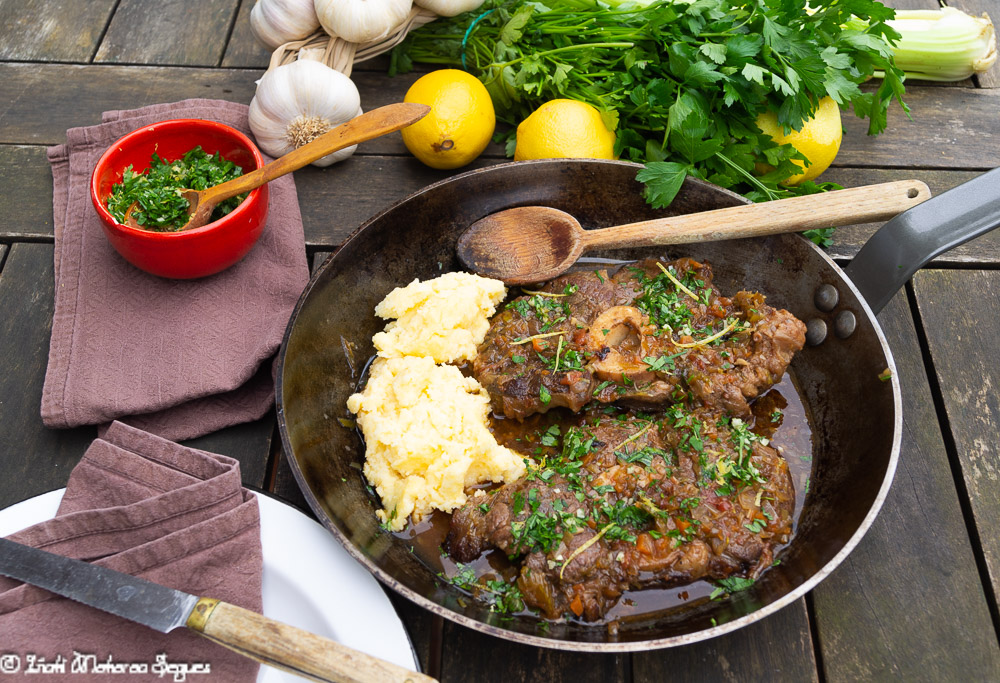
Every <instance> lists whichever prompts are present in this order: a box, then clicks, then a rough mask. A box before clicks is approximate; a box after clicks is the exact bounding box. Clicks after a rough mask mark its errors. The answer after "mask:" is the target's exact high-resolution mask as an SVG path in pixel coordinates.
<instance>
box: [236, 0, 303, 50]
mask: <svg viewBox="0 0 1000 683" xmlns="http://www.w3.org/2000/svg"><path fill="white" fill-rule="evenodd" d="M250 28H251V30H252V31H253V34H254V35H255V36H257V40H259V41H260V42H262V43H264V44H265V45H267V46H268V47H270V48H276V47H278V46H279V45H283V44H285V43H287V42H289V41H292V40H301V39H302V38H305V37H306V36H309V35H311V34H313V33H315V32H316V29H318V28H319V19H317V18H316V9H315V7H314V5H313V0H258V1H257V4H256V5H254V6H253V9H251V10H250Z"/></svg>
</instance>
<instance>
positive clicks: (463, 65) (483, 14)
mask: <svg viewBox="0 0 1000 683" xmlns="http://www.w3.org/2000/svg"><path fill="white" fill-rule="evenodd" d="M496 11H497V8H496V7H494V8H493V9H491V10H486V11H485V12H483V13H482V14H480V15H479V16H478V17H476V18H475V19H473V20H472V23H471V24H469V28H468V29H466V31H465V37H464V38H462V68H463V69H465V70H466V71H468V70H469V67H468V66H467V65H466V63H465V45H466V43H468V42H469V36H471V35H472V29H474V28H476V24H478V23H479V22H480V21H482V20H483V19H485V18H486V17H488V16H489V15H491V14H493V13H494V12H496Z"/></svg>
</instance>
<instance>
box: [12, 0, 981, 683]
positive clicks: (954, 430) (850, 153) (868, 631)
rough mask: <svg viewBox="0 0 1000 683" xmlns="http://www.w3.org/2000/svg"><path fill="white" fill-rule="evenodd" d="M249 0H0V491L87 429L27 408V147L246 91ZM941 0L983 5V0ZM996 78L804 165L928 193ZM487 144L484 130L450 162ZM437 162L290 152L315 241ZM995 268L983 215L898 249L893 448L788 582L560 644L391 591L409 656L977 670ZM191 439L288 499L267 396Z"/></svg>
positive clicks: (825, 675) (370, 153) (47, 278)
mask: <svg viewBox="0 0 1000 683" xmlns="http://www.w3.org/2000/svg"><path fill="white" fill-rule="evenodd" d="M252 4H253V2H252V0H199V1H198V2H192V1H188V2H184V1H183V0H155V1H154V0H64V1H63V2H54V1H53V0H20V1H17V0H0V187H2V188H3V190H2V194H0V207H2V215H3V217H4V218H3V221H2V222H0V354H2V357H3V359H4V367H3V371H2V372H0V473H2V474H0V508H3V507H6V506H8V505H11V504H13V503H16V502H18V501H21V500H24V499H26V498H29V497H31V496H34V495H37V494H40V493H43V492H45V491H49V490H51V489H55V488H59V487H61V486H64V485H65V483H66V479H67V477H68V475H69V472H70V470H71V469H72V467H73V466H74V465H75V464H76V462H77V461H78V459H79V458H80V456H81V455H82V453H83V452H84V450H85V449H86V447H87V446H88V444H89V443H90V442H91V440H92V439H93V438H94V437H95V435H96V432H95V430H94V429H93V428H81V429H72V430H66V431H55V430H50V429H46V428H45V427H43V426H42V423H41V419H40V417H39V404H40V397H41V392H42V382H43V378H44V373H45V365H46V358H47V354H48V342H49V331H50V327H51V321H52V308H53V265H52V263H53V232H52V203H51V199H52V180H51V174H50V171H49V166H48V163H47V162H46V158H45V148H46V146H47V145H53V144H57V143H60V142H62V141H63V140H64V133H65V130H66V129H67V128H69V127H72V126H81V125H91V124H94V123H97V122H99V120H100V114H101V112H102V111H105V110H110V109H123V108H131V107H135V106H140V105H146V104H151V103H155V102H169V101H175V100H180V99H184V98H189V97H212V98H219V99H225V100H232V101H236V102H246V103H248V102H249V101H250V99H251V97H252V96H253V92H254V81H255V80H256V79H257V78H259V77H260V75H261V73H262V70H263V68H264V66H265V65H266V64H267V59H268V54H267V52H266V51H265V50H264V49H262V48H261V47H259V46H258V45H257V44H256V43H255V41H254V39H253V37H252V35H251V34H250V30H249V20H248V15H249V12H250V8H251V6H252ZM955 4H957V5H958V6H959V7H961V8H963V9H966V10H967V11H975V12H981V11H983V10H988V11H990V12H991V14H992V16H993V17H994V19H996V20H1000V2H998V0H955ZM897 6H907V7H927V8H931V7H936V6H937V5H936V3H935V2H934V1H933V0H907V1H906V2H905V3H904V2H902V1H899V0H897ZM386 63H387V62H386V61H384V60H375V61H373V62H370V63H365V64H361V65H358V67H357V68H356V70H355V74H354V80H355V82H356V83H357V86H358V88H359V89H360V91H361V97H362V103H363V105H364V107H365V108H366V109H371V108H374V107H376V106H379V105H382V104H387V103H390V102H394V101H398V100H400V99H401V98H402V95H403V93H404V92H405V91H406V89H407V88H408V87H409V85H410V83H412V82H413V80H414V79H415V78H416V75H414V74H411V75H408V76H402V77H396V78H390V77H389V76H387V75H386V73H385V66H386ZM998 84H1000V69H997V68H996V67H995V68H994V69H993V71H992V72H990V73H988V74H985V75H983V76H980V77H977V78H974V79H971V80H968V81H965V82H962V83H957V84H948V85H934V84H926V83H911V84H909V85H908V87H907V97H906V99H907V101H908V102H909V104H910V106H911V107H912V110H913V113H912V120H907V119H906V117H905V116H904V115H903V114H902V113H901V112H900V110H899V109H898V108H894V109H893V111H892V112H891V114H890V127H889V131H888V132H886V133H884V134H883V135H881V136H880V137H878V138H868V137H866V136H865V135H864V129H863V125H864V124H863V123H862V122H861V121H860V120H858V119H855V118H854V117H852V116H845V119H844V122H845V127H846V131H847V134H846V136H845V138H844V143H843V146H842V148H841V151H840V154H839V156H838V157H837V160H836V162H835V164H834V167H833V168H832V169H830V170H829V171H828V172H827V173H826V174H825V175H824V178H825V179H829V180H833V181H837V182H840V183H841V184H843V185H845V186H853V185H860V184H865V183H874V182H880V181H886V180H895V179H905V178H910V177H915V178H919V179H920V180H923V181H925V182H926V183H927V184H928V185H929V186H930V187H931V189H932V191H934V192H941V191H943V190H946V189H948V188H950V187H952V186H954V185H956V184H958V183H960V182H962V181H964V180H966V179H969V178H971V177H973V176H974V175H976V174H977V172H981V171H985V170H988V169H990V168H993V167H994V166H996V165H997V164H998V160H1000V89H998ZM503 160H504V157H503V153H502V150H501V149H500V148H499V147H496V146H492V147H490V148H489V149H488V150H487V151H486V153H485V154H484V155H483V156H482V157H481V158H480V159H478V160H477V161H476V162H475V163H474V165H473V167H478V166H485V165H489V164H495V163H499V162H501V161H503ZM447 175H448V173H446V172H439V171H433V170H430V169H428V168H426V167H424V166H423V165H421V164H420V163H419V162H418V161H416V160H415V159H414V158H413V157H411V156H410V155H409V154H408V153H407V152H406V149H405V148H404V147H403V145H402V142H401V140H400V138H399V135H398V134H395V135H393V136H391V137H388V138H383V139H380V140H376V141H373V142H370V143H366V144H365V145H363V146H362V147H361V149H360V150H359V152H358V153H357V154H356V155H355V156H354V157H353V158H352V159H350V160H349V161H347V162H345V163H342V164H338V165H335V166H333V167H331V168H329V169H326V170H320V169H316V168H308V169H305V170H303V171H300V172H298V173H296V181H297V184H298V188H299V196H300V200H301V204H302V212H303V215H304V220H305V233H306V242H307V249H308V252H309V254H310V256H311V257H312V258H313V260H314V263H318V262H320V261H321V259H322V258H323V257H324V255H325V254H326V253H328V252H329V251H331V250H332V249H334V248H336V246H337V245H338V244H339V243H340V242H341V241H342V240H343V239H344V238H345V236H347V235H348V234H349V233H350V232H351V231H352V230H353V229H354V228H355V227H356V226H357V225H358V224H359V223H361V222H362V221H363V220H364V219H366V218H367V217H369V216H371V215H372V214H374V213H376V212H377V211H380V210H381V209H383V208H385V207H386V206H388V205H389V204H390V203H392V202H394V201H396V200H397V199H400V198H402V197H404V196H406V195H408V194H409V193H411V192H413V191H415V190H418V189H420V188H422V187H424V186H425V185H427V184H429V183H431V182H434V181H437V180H440V179H442V178H444V177H446V176H447ZM359 179H363V182H359ZM875 227H876V226H861V227H857V228H851V229H842V230H839V231H838V233H837V239H836V243H835V244H834V246H833V247H832V248H831V254H832V255H833V256H834V257H836V258H837V259H840V260H841V262H843V261H845V260H847V259H850V258H851V256H852V255H853V254H855V253H856V251H857V249H858V247H859V245H860V244H862V243H863V242H864V240H865V239H866V238H867V236H868V235H869V234H870V233H871V232H872V230H873V229H874V228H875ZM998 266H1000V231H998V232H996V233H994V234H992V235H987V236H985V237H982V238H980V239H978V240H976V241H975V242H972V243H970V244H967V245H965V246H963V247H960V248H958V249H956V250H954V251H952V252H951V253H948V254H946V255H944V256H943V257H942V258H940V259H938V260H937V261H935V262H933V263H932V264H930V265H929V267H927V268H925V269H924V270H921V271H920V272H919V273H917V275H916V277H915V278H914V279H913V281H912V283H911V284H909V285H907V287H906V288H905V290H904V291H902V292H900V293H899V294H898V295H897V296H896V298H895V299H894V300H893V301H892V302H891V304H890V305H889V306H888V307H887V308H886V309H885V310H884V311H883V312H882V314H881V315H880V320H881V323H882V325H883V327H884V329H885V331H886V334H887V336H888V338H889V343H890V344H891V346H892V348H893V350H894V353H895V358H896V362H897V364H898V368H899V373H900V375H901V381H902V385H903V402H904V430H903V444H902V456H901V461H900V466H899V470H898V471H897V473H896V479H895V483H894V485H893V487H892V490H891V492H890V494H889V498H888V500H887V501H886V504H885V507H884V508H883V510H882V512H881V514H880V515H879V517H878V519H877V520H876V521H875V523H874V525H873V526H872V528H871V530H870V531H869V532H868V534H867V536H866V537H865V538H864V540H863V541H862V542H861V544H860V545H859V546H858V548H857V549H856V550H855V551H854V552H853V553H852V554H851V555H850V557H849V558H848V559H847V560H846V561H845V562H844V563H843V564H842V565H841V566H840V567H839V568H838V569H837V570H836V571H835V572H834V573H833V575H832V576H831V577H829V578H828V579H826V580H825V581H824V582H823V583H822V584H821V585H820V586H819V587H817V588H816V589H815V590H813V591H812V592H811V593H810V594H809V595H807V596H806V597H805V598H804V599H801V600H799V601H798V602H797V603H794V604H792V605H791V606H789V607H787V608H785V609H784V610H782V611H781V612H779V613H777V614H776V615H774V616H771V617H769V618H767V619H765V620H763V621H761V622H758V623H756V624H754V625H753V626H751V627H749V628H745V629H743V630H741V631H738V632H736V633H733V634H731V635H728V636H725V637H722V638H718V639H715V640H711V641H708V642H703V643H699V644H696V645H691V646H687V647H681V648H675V649H669V650H660V651H654V652H643V653H636V654H632V655H627V654H626V655H583V654H575V653H562V652H557V651H552V650H544V649H535V648H531V647H526V646H522V645H514V644H511V643H508V642H506V641H502V640H498V639H493V638H490V637H487V636H484V635H480V634H479V633H477V632H474V631H471V630H468V629H466V628H464V627H461V626H457V625H455V624H453V623H451V622H447V621H442V620H441V619H440V618H436V617H431V616H430V615H429V614H427V613H425V612H424V611H423V610H421V609H420V608H417V607H416V606H414V605H411V604H410V603H408V602H407V601H406V600H403V599H398V598H394V601H395V604H396V606H397V608H398V610H399V612H400V615H401V616H402V618H403V620H404V622H405V623H406V625H407V627H408V629H409V631H410V634H411V637H412V639H413V642H414V645H415V646H416V650H417V653H418V655H419V657H420V660H421V664H422V665H423V667H424V669H425V670H426V671H428V672H429V673H431V674H432V675H434V676H437V677H439V678H441V679H442V680H444V681H460V680H462V681H464V680H476V681H487V680H495V681H505V682H506V681H513V680H526V679H529V678H530V679H531V680H565V681H573V682H574V683H583V682H584V681H630V680H634V681H655V680H663V679H667V678H675V679H678V680H713V681H714V680H734V681H735V680H741V681H742V680H745V681H760V680H796V681H798V680H818V681H831V682H832V681H855V680H868V679H888V678H898V679H901V680H908V681H917V680H928V681H942V680H970V681H985V680H1000V649H998V626H1000V613H998V605H997V593H998V590H1000V533H998V530H1000V449H998V448H997V443H998V441H1000V401H998V398H997V391H998V389H1000V365H998V364H997V362H996V358H997V355H998V353H1000V304H998V301H1000V271H998V269H997V268H998ZM191 443H192V445H195V446H198V447H201V448H205V449H208V450H212V451H216V452H219V453H225V454H228V455H232V456H234V457H236V458H238V459H239V460H240V462H241V464H242V471H243V476H244V480H245V482H246V484H247V486H250V487H252V488H255V489H258V490H264V491H270V492H273V493H274V494H276V495H277V496H279V497H280V498H282V499H284V500H286V501H288V502H290V503H292V504H293V505H298V506H300V507H303V508H305V504H304V501H303V498H302V496H301V494H300V492H299V490H298V489H297V487H296V484H295V482H294V480H293V479H292V476H291V471H290V469H289V467H288V464H287V461H286V459H285V456H284V454H283V453H282V450H281V445H280V440H279V439H278V438H277V432H276V421H275V416H274V414H273V411H272V413H271V414H270V415H268V416H267V417H265V418H264V419H262V420H260V421H258V422H255V423H252V424H246V425H241V426H237V427H232V428H230V429H225V430H222V431H220V432H217V433H214V434H211V435H209V436H206V437H204V438H200V439H196V440H194V441H193V442H191ZM0 649H2V638H0Z"/></svg>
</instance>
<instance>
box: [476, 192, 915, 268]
mask: <svg viewBox="0 0 1000 683" xmlns="http://www.w3.org/2000/svg"><path fill="white" fill-rule="evenodd" d="M930 196H931V192H930V190H929V189H928V188H927V186H926V185H925V184H924V183H922V182H920V181H919V180H900V181H896V182H892V183H881V184H879V185H865V186H862V187H854V188H850V189H846V190H838V191H836V192H826V193H822V194H814V195H807V196H804V197H792V198H790V199H780V200H778V201H773V202H764V203H761V204H751V205H748V206H734V207H731V208H727V209H716V210H714V211H705V212H702V213H692V214H686V215H683V216H670V217H668V218H657V219H654V220H650V221H642V222H639V223H629V224H627V225H619V226H616V227H613V228H603V229H600V230H584V229H583V227H582V226H581V225H580V223H579V221H577V220H576V219H575V218H573V216H571V215H569V214H568V213H566V212H565V211H560V210H559V209H553V208H550V207H547V206H522V207H518V208H515V209H507V210H505V211H498V212H497V213H493V214H490V215H489V216H485V217H483V218H480V219H479V220H478V221H476V222H475V223H473V224H472V225H471V226H469V228H468V229H467V230H466V231H465V232H464V233H462V235H461V237H459V238H458V246H457V248H456V250H457V252H458V258H459V260H460V261H461V262H462V263H463V264H464V265H465V266H466V267H467V268H469V269H470V270H472V271H475V272H476V273H479V274H480V275H483V276H485V277H492V278H497V279H499V280H503V281H504V282H506V283H507V284H510V285H521V284H528V283H532V282H542V281H544V280H551V279H552V278H554V277H556V276H557V275H560V274H562V273H564V272H566V270H567V269H568V268H569V267H570V266H571V265H573V264H574V263H575V262H576V260H577V259H579V258H580V256H581V255H582V254H583V252H585V251H587V250H590V249H596V248H598V247H603V248H605V249H619V248H623V247H648V246H661V245H666V244H685V243H688V242H708V241H715V240H729V239H736V238H741V237H758V236H761V235H774V234H777V233H783V232H801V231H803V230H811V229H814V228H827V227H830V226H837V225H852V224H855V223H866V222H870V221H882V220H888V219H889V218H892V217H893V216H895V215H896V214H898V213H901V212H903V211H905V210H906V209H909V208H911V207H913V206H916V205H917V204H919V203H920V202H922V201H924V200H926V199H929V198H930Z"/></svg>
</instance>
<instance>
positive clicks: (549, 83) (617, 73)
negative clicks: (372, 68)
mask: <svg viewBox="0 0 1000 683" xmlns="http://www.w3.org/2000/svg"><path fill="white" fill-rule="evenodd" d="M610 1H611V4H610V5H609V4H606V3H605V2H599V1H598V0H545V1H544V2H535V1H532V0H487V1H486V2H485V3H484V4H483V5H482V6H481V7H480V8H478V9H477V10H475V11H474V12H469V13H466V14H461V15H458V16H456V17H452V18H444V19H441V20H439V21H435V22H432V23H430V24H428V25H427V26H424V27H422V28H420V29H418V30H416V31H413V32H412V33H411V34H410V35H409V37H408V38H407V40H406V41H405V42H404V43H403V44H402V45H401V46H400V47H398V48H397V49H396V50H395V51H394V53H393V60H392V66H391V70H392V71H393V72H404V71H407V70H409V69H410V68H411V66H412V62H414V61H420V62H426V63H433V64H442V65H449V66H454V67H464V68H467V69H468V70H469V71H471V72H472V73H473V74H475V75H477V76H478V77H479V78H480V80H482V81H483V83H484V84H485V85H486V88H487V90H489V92H490V95H491V97H492V99H493V102H494V105H495V106H496V108H497V113H498V117H499V118H500V119H501V120H503V121H506V122H508V123H510V124H517V123H518V122H520V121H522V120H523V119H524V118H526V117H527V116H528V115H529V114H530V113H531V112H532V111H533V110H534V109H535V108H537V107H538V106H539V105H540V104H542V103H543V102H546V101H548V100H551V99H555V98H568V99H573V100H580V101H583V102H588V103H590V104H592V105H594V106H595V107H596V108H597V109H598V110H599V111H600V112H601V116H602V118H603V119H604V122H605V124H606V125H607V126H608V128H609V129H611V130H615V131H616V135H617V140H616V143H615V152H616V153H617V154H618V155H620V157H621V158H622V159H628V160H631V161H638V162H645V164H646V168H645V169H643V170H642V171H641V172H640V173H639V176H638V179H639V180H640V181H642V182H644V183H645V185H646V199H647V201H649V203H650V204H652V205H653V206H655V207H658V208H659V207H664V206H667V205H668V204H670V202H671V201H672V200H673V198H674V196H675V195H676V194H677V192H678V191H679V190H680V187H681V184H682V183H683V181H684V178H685V177H686V176H689V175H690V176H693V177H696V178H702V179H704V180H707V181H709V182H712V183H715V184H716V185H720V186H722V187H727V188H734V189H736V190H738V191H740V192H742V193H744V194H745V195H746V196H747V197H749V198H750V199H753V200H754V201H761V200H766V199H776V198H779V197H785V196H792V195H799V194H812V193H815V192H820V191H822V190H825V189H831V188H832V187H836V186H833V185H832V184H830V183H825V184H817V183H812V182H805V183H802V184H801V185H799V186H797V187H792V188H786V187H783V186H779V183H780V182H781V181H783V180H785V179H787V178H789V177H791V176H793V175H796V174H797V173H799V172H800V171H801V169H800V168H799V167H798V166H796V165H795V164H793V163H792V162H791V160H792V159H804V157H803V156H802V155H801V154H800V153H798V152H796V150H795V149H794V148H793V147H792V146H791V145H787V144H786V145H780V146H779V145H777V144H775V143H774V141H773V140H771V138H770V137H768V136H767V135H765V134H764V133H763V132H762V131H761V130H760V129H759V128H758V127H757V125H756V119H757V115H758V114H759V113H761V112H763V111H765V110H767V109H771V110H773V111H775V112H776V113H777V116H778V121H779V122H780V123H781V124H782V125H783V126H784V127H785V129H786V131H787V130H789V129H793V128H794V129H799V128H801V126H802V123H803V122H804V121H805V120H807V119H809V118H811V116H812V115H813V113H814V112H815V110H816V108H817V105H818V102H819V100H820V99H821V98H823V97H825V96H827V95H829V96H830V97H832V98H833V99H834V100H835V101H836V102H837V103H838V104H839V105H840V106H841V107H845V108H846V107H847V106H851V107H853V109H854V112H855V114H856V115H857V116H859V117H862V118H865V117H867V118H868V119H869V128H868V132H869V134H877V133H879V132H881V131H882V130H884V129H885V127H886V115H887V110H888V106H889V103H890V101H891V100H892V99H893V98H895V99H896V100H897V101H898V102H899V104H900V105H901V106H902V107H903V109H904V110H906V105H905V104H904V103H903V100H902V95H903V73H902V71H900V70H899V69H898V68H896V66H895V64H894V63H893V59H892V51H891V48H890V42H894V41H895V40H896V39H898V38H899V34H898V33H896V32H895V31H894V30H893V29H892V28H890V27H889V26H887V25H886V23H885V21H886V20H887V19H891V18H892V17H893V15H894V12H893V10H891V9H889V8H887V7H885V6H884V5H882V4H881V3H879V2H876V1H875V0H811V2H810V3H809V5H810V7H809V9H808V10H807V9H806V3H805V2H793V1H790V0H750V1H745V0H676V1H674V2H665V1H663V0H654V1H652V2H649V1H647V0H643V2H641V3H638V2H625V3H622V4H620V3H619V2H617V1H616V0H610ZM854 17H856V18H858V19H861V20H863V22H853V23H852V24H850V25H848V21H849V20H851V19H852V18H854ZM876 71H879V72H884V78H883V79H882V80H881V82H880V83H879V84H878V86H877V87H874V88H866V89H865V90H862V89H861V88H860V87H859V85H860V84H861V83H862V82H863V81H865V80H867V79H869V78H871V77H872V76H873V74H874V73H875V72H876ZM506 135H507V151H508V154H512V152H513V144H514V137H513V130H511V131H508V132H507V133H506ZM763 164H767V165H768V166H769V167H770V170H766V171H765V169H764V166H763ZM816 237H819V236H816ZM814 238H815V237H814ZM817 241H820V240H819V239H817Z"/></svg>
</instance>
